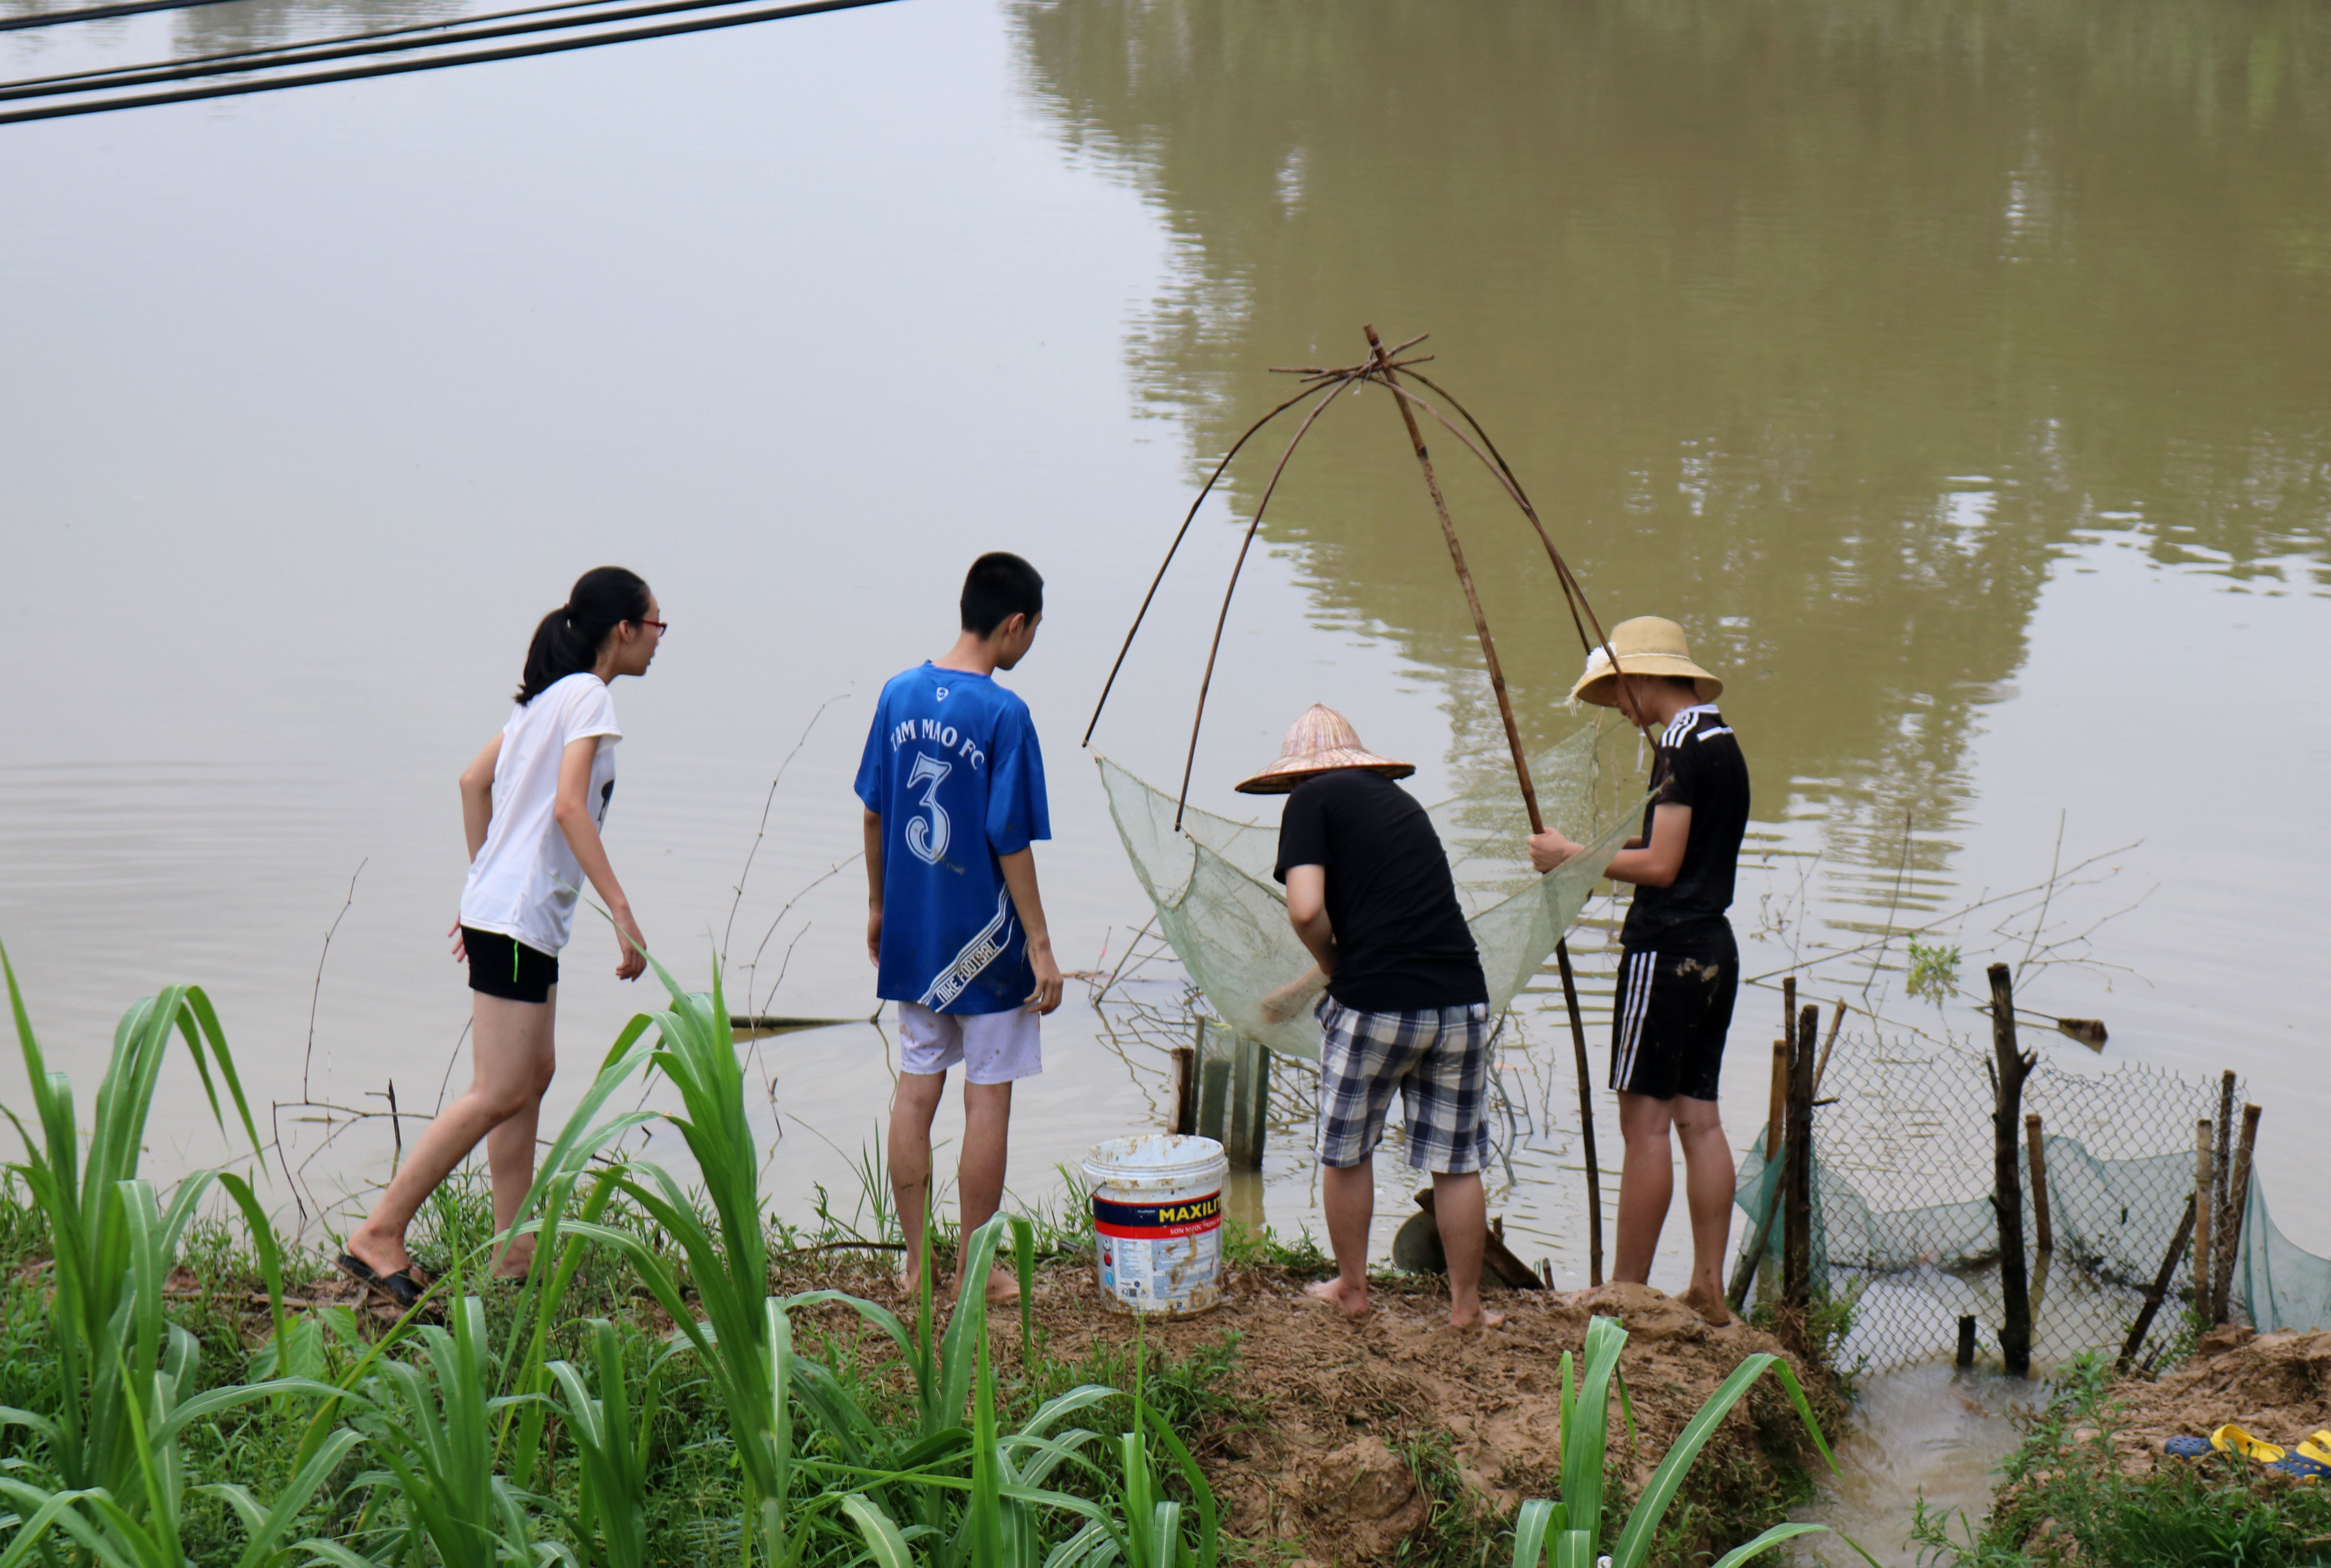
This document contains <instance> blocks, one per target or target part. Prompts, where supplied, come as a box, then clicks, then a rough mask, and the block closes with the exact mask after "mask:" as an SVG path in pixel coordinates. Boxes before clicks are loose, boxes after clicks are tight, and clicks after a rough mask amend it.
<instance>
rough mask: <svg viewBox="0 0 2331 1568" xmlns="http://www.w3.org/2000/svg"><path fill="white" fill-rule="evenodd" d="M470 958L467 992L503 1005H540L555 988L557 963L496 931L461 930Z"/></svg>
mask: <svg viewBox="0 0 2331 1568" xmlns="http://www.w3.org/2000/svg"><path fill="white" fill-rule="evenodd" d="M461 946H462V947H463V949H464V950H465V951H467V952H468V954H469V955H470V989H471V990H472V991H476V992H481V993H484V994H486V995H488V996H499V997H500V998H502V999H503V1000H504V1001H506V1002H533V1003H544V1002H547V1001H549V1000H550V988H551V987H552V986H554V985H556V984H558V960H557V959H556V958H554V957H552V956H551V955H549V954H547V953H545V952H543V951H542V950H541V949H539V948H536V947H529V946H527V945H526V944H525V943H523V942H520V941H519V940H518V939H517V938H516V937H514V936H503V935H502V934H501V933H500V932H499V931H480V930H479V929H478V928H477V927H474V926H464V927H461Z"/></svg>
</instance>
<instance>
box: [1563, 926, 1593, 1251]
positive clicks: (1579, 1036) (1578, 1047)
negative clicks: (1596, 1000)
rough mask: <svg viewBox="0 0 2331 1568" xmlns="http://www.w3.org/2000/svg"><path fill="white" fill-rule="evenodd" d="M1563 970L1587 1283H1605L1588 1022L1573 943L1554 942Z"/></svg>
mask: <svg viewBox="0 0 2331 1568" xmlns="http://www.w3.org/2000/svg"><path fill="white" fill-rule="evenodd" d="M1554 961H1555V963H1556V965H1557V966H1559V967H1560V969H1561V970H1562V1002H1563V1005H1564V1006H1565V1008H1567V1009H1568V1010H1569V1012H1570V1054H1571V1057H1572V1059H1573V1061H1574V1063H1575V1066H1576V1068H1577V1070H1578V1136H1579V1137H1580V1138H1581V1140H1582V1141H1583V1145H1584V1153H1585V1155H1586V1260H1587V1261H1586V1282H1587V1284H1589V1285H1590V1286H1599V1285H1601V1284H1602V1283H1603V1171H1602V1166H1601V1164H1599V1162H1598V1161H1597V1160H1596V1158H1595V1155H1594V1090H1593V1088H1591V1087H1590V1085H1591V1084H1592V1082H1593V1079H1594V1072H1593V1069H1590V1068H1589V1067H1588V1066H1587V1065H1586V1022H1585V1020H1584V1017H1582V1016H1581V1015H1580V1013H1579V1011H1578V978H1577V976H1576V975H1575V974H1572V973H1571V969H1570V944H1569V943H1567V942H1557V943H1556V944H1555V945H1554Z"/></svg>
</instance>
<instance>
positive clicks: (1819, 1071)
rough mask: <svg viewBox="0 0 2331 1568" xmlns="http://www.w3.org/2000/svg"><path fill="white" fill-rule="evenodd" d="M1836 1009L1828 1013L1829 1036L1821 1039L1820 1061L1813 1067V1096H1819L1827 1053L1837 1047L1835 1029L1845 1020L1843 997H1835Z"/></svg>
mask: <svg viewBox="0 0 2331 1568" xmlns="http://www.w3.org/2000/svg"><path fill="white" fill-rule="evenodd" d="M1836 1005H1837V1011H1836V1012H1832V1013H1831V1014H1830V1015H1829V1038H1828V1039H1826V1040H1824V1041H1822V1053H1821V1061H1820V1063H1819V1064H1818V1065H1816V1066H1815V1067H1814V1069H1813V1098H1815V1099H1819V1098H1821V1087H1822V1077H1823V1076H1824V1075H1826V1074H1827V1073H1828V1071H1829V1053H1830V1052H1831V1051H1832V1050H1836V1049H1837V1031H1838V1030H1839V1029H1840V1028H1841V1026H1842V1025H1843V1024H1844V1022H1845V998H1844V997H1842V996H1841V997H1839V998H1838V999H1837V1004H1836Z"/></svg>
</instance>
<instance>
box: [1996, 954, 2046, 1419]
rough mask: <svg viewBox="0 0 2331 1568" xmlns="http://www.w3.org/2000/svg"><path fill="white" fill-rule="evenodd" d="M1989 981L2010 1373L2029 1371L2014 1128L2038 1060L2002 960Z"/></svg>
mask: <svg viewBox="0 0 2331 1568" xmlns="http://www.w3.org/2000/svg"><path fill="white" fill-rule="evenodd" d="M1985 973H1986V974H1987V975H1988V976H1989V978H1990V980H1991V1050H1992V1060H1993V1078H1994V1079H1995V1080H1996V1088H1997V1091H1998V1095H1997V1098H1996V1100H1995V1101H1994V1103H1993V1108H1992V1116H1991V1126H1992V1190H1991V1204H1992V1208H1993V1212H1995V1213H1997V1215H1998V1216H1999V1293H2000V1297H2001V1302H2000V1316H2001V1323H2000V1326H1999V1353H2000V1358H2001V1359H2002V1360H2003V1361H2004V1362H2005V1363H2006V1364H2007V1375H2008V1376H2010V1377H2029V1376H2031V1277H2030V1275H2029V1274H2028V1273H2027V1272H2026V1271H2025V1264H2024V1258H2023V1173H2022V1171H2021V1170H2020V1169H2018V1168H2017V1167H2018V1166H2019V1165H2020V1164H2021V1163H2022V1162H2020V1161H2019V1160H2018V1159H2017V1158H2016V1153H2017V1151H2016V1147H2015V1132H2016V1123H2017V1121H2018V1120H2019V1119H2020V1117H2019V1114H2018V1113H2019V1112H2020V1110H2021V1108H2022V1104H2023V1080H2024V1079H2025V1078H2027V1077H2028V1076H2030V1074H2031V1069H2032V1068H2033V1067H2034V1066H2036V1065H2038V1062H2039V1060H2040V1059H2039V1057H2038V1055H2037V1054H2036V1053H2033V1052H2030V1051H2026V1050H2022V1048H2021V1047H2020V1046H2019V1045H2018V1044H2017V1042H2016V1039H2015V988H2014V983H2013V981H2012V979H2011V978H2010V973H2009V970H2008V967H2007V965H2004V964H1994V965H1992V966H1991V967H1990V968H1989V969H1988V970H1987V971H1985Z"/></svg>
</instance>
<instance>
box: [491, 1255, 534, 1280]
mask: <svg viewBox="0 0 2331 1568" xmlns="http://www.w3.org/2000/svg"><path fill="white" fill-rule="evenodd" d="M533 1272H534V1253H533V1251H532V1250H528V1251H526V1252H524V1253H521V1252H519V1250H517V1249H515V1248H513V1249H511V1250H510V1254H509V1257H507V1258H505V1259H502V1260H501V1263H500V1265H499V1267H498V1268H496V1269H495V1270H494V1278H497V1279H523V1278H526V1277H527V1276H528V1274H531V1273H533Z"/></svg>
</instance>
